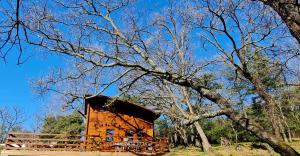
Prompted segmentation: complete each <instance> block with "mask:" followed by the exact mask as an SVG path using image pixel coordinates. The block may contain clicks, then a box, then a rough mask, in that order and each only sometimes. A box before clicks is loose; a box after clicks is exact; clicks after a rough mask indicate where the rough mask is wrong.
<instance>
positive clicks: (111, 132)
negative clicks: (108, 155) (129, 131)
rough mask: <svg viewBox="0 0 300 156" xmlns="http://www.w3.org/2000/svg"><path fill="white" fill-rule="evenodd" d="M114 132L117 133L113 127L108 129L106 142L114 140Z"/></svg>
mask: <svg viewBox="0 0 300 156" xmlns="http://www.w3.org/2000/svg"><path fill="white" fill-rule="evenodd" d="M114 133H115V130H113V129H107V130H106V142H112V141H114Z"/></svg>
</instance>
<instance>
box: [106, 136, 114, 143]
mask: <svg viewBox="0 0 300 156" xmlns="http://www.w3.org/2000/svg"><path fill="white" fill-rule="evenodd" d="M113 141H114V138H113V137H106V142H113Z"/></svg>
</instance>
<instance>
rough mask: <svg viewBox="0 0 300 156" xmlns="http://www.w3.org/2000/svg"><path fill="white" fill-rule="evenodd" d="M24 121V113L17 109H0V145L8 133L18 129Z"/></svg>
mask: <svg viewBox="0 0 300 156" xmlns="http://www.w3.org/2000/svg"><path fill="white" fill-rule="evenodd" d="M24 121H25V115H24V112H22V110H21V109H20V108H18V107H1V108H0V143H4V142H5V139H6V137H7V135H8V133H9V132H11V131H12V130H13V129H14V128H20V127H21V126H22V123H24Z"/></svg>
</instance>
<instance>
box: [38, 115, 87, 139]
mask: <svg viewBox="0 0 300 156" xmlns="http://www.w3.org/2000/svg"><path fill="white" fill-rule="evenodd" d="M82 130H83V119H82V116H81V115H80V114H79V113H78V112H74V113H72V114H70V115H66V116H63V115H59V116H47V117H46V118H45V119H44V124H43V127H42V132H43V133H50V134H80V133H81V132H82Z"/></svg>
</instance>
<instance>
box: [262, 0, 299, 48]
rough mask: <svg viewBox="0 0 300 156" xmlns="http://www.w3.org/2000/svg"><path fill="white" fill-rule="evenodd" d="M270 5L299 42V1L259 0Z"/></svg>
mask: <svg viewBox="0 0 300 156" xmlns="http://www.w3.org/2000/svg"><path fill="white" fill-rule="evenodd" d="M259 1H261V2H262V3H264V4H265V5H268V6H270V7H272V8H273V9H274V10H275V11H276V12H277V13H278V14H279V16H280V17H281V18H282V20H283V21H284V22H285V23H286V25H287V26H288V27H289V29H290V32H291V34H292V35H293V36H294V37H295V38H296V39H297V40H298V42H299V43H300V2H299V0H259Z"/></svg>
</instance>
